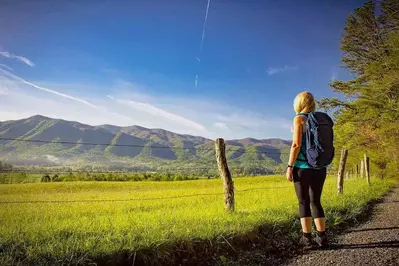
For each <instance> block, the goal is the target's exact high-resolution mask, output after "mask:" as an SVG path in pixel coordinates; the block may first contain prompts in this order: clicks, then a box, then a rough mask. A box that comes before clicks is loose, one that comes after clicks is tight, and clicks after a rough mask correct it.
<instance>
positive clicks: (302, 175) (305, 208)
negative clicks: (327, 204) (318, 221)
mask: <svg viewBox="0 0 399 266" xmlns="http://www.w3.org/2000/svg"><path fill="white" fill-rule="evenodd" d="M326 175H327V170H326V168H321V169H308V168H306V169H305V168H296V167H295V168H294V171H293V178H294V186H295V192H296V195H297V197H298V202H299V214H300V216H301V218H303V217H312V213H311V211H310V205H312V211H313V218H323V217H324V210H323V207H322V206H321V203H320V198H321V192H322V190H323V185H324V181H325V180H326Z"/></svg>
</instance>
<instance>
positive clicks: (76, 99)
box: [0, 68, 97, 108]
mask: <svg viewBox="0 0 399 266" xmlns="http://www.w3.org/2000/svg"><path fill="white" fill-rule="evenodd" d="M0 71H2V72H3V73H4V74H6V75H7V76H8V77H9V78H12V79H14V80H16V81H19V82H22V83H24V84H26V85H29V86H32V87H34V88H36V89H39V90H41V91H45V92H48V93H52V94H55V95H58V96H61V97H64V98H66V99H70V100H73V101H77V102H80V103H83V104H85V105H87V106H90V107H93V108H97V106H96V105H94V104H92V103H89V102H88V101H86V100H83V99H80V98H77V97H74V96H71V95H68V94H65V93H61V92H58V91H55V90H51V89H47V88H44V87H41V86H38V85H36V84H33V83H31V82H29V81H26V80H24V79H23V78H21V77H18V76H17V75H14V74H12V73H10V72H8V71H6V70H4V69H1V68H0Z"/></svg>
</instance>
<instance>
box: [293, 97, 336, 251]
mask: <svg viewBox="0 0 399 266" xmlns="http://www.w3.org/2000/svg"><path fill="white" fill-rule="evenodd" d="M315 106H316V104H315V100H314V98H313V95H312V94H311V93H310V92H307V91H304V92H301V93H299V94H298V95H297V96H296V97H295V100H294V110H295V112H296V116H295V118H294V125H293V127H292V131H293V140H292V146H291V151H290V157H289V161H288V168H287V179H288V180H289V181H290V182H292V181H294V186H295V192H296V195H297V197H298V202H299V213H300V217H301V225H302V232H303V235H302V237H301V243H302V244H303V245H304V246H305V247H308V248H309V247H311V246H312V244H313V243H312V236H311V232H312V212H313V217H314V222H315V224H316V229H317V234H316V239H315V240H316V243H317V244H318V245H319V246H320V247H326V246H327V245H328V241H327V236H326V233H325V230H326V228H325V216H324V210H323V207H322V206H321V203H320V199H321V193H322V190H323V185H324V181H325V179H326V175H327V171H326V168H325V167H323V168H318V169H315V168H313V167H311V166H310V165H309V164H308V163H307V162H306V157H305V155H306V152H305V150H306V148H305V146H306V136H305V133H304V132H305V130H306V128H305V126H306V120H307V115H308V114H309V113H311V112H314V111H315ZM310 207H312V212H311V208H310Z"/></svg>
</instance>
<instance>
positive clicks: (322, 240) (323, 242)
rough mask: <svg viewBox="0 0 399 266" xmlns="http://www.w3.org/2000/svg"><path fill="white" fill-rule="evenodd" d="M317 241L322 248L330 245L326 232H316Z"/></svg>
mask: <svg viewBox="0 0 399 266" xmlns="http://www.w3.org/2000/svg"><path fill="white" fill-rule="evenodd" d="M316 243H317V245H319V247H321V248H326V247H328V239H327V235H326V233H324V232H323V233H322V234H320V233H317V234H316Z"/></svg>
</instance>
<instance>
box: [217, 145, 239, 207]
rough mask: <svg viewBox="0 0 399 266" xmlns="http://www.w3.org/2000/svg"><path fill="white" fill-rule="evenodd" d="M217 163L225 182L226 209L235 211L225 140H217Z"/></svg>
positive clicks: (232, 183) (232, 184)
mask: <svg viewBox="0 0 399 266" xmlns="http://www.w3.org/2000/svg"><path fill="white" fill-rule="evenodd" d="M215 150H216V161H217V163H218V168H219V173H220V177H221V178H222V181H223V191H224V208H225V209H226V210H227V211H234V207H235V202H234V182H233V179H232V178H231V173H230V170H229V167H228V165H227V160H226V144H225V143H224V139H221V138H219V139H217V140H216V142H215Z"/></svg>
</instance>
